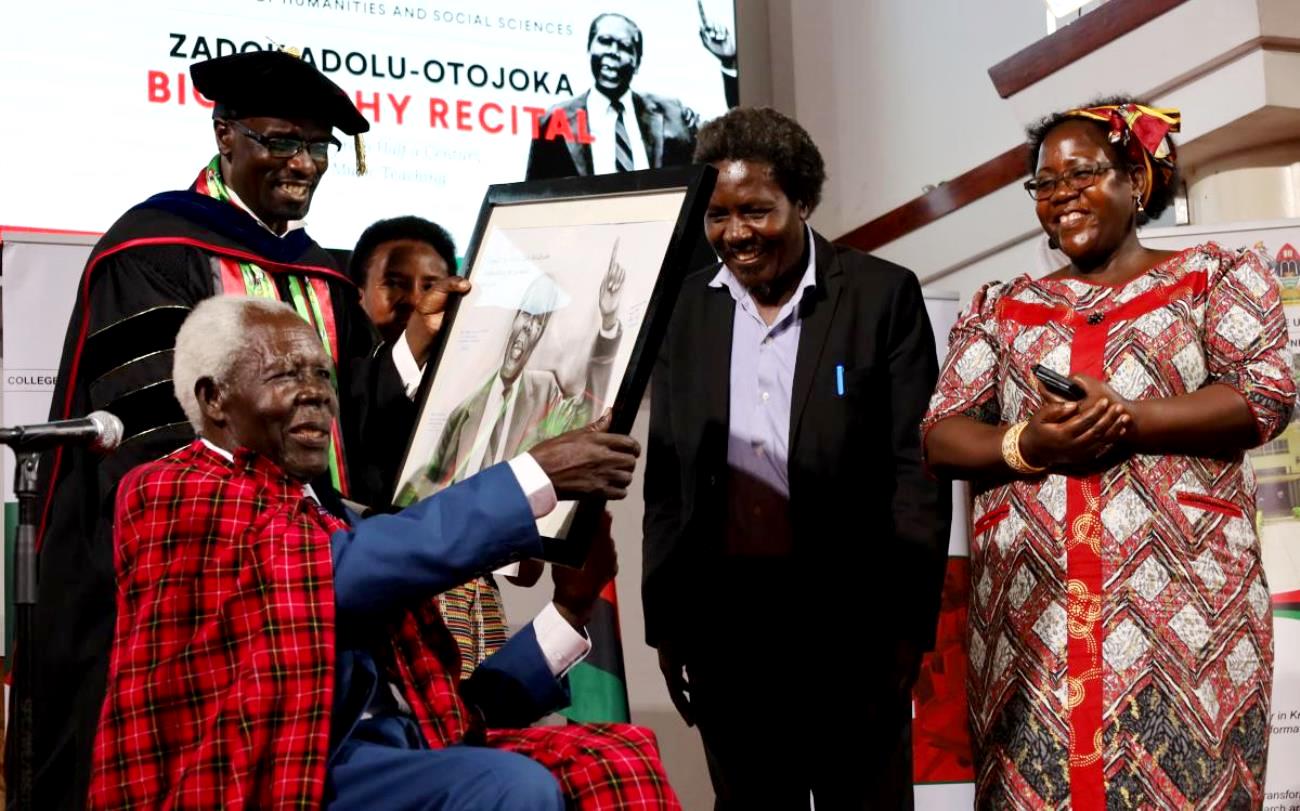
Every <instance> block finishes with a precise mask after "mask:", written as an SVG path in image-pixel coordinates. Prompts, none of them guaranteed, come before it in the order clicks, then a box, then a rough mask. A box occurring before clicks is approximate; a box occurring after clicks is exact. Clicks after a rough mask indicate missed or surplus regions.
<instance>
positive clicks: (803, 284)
mask: <svg viewBox="0 0 1300 811" xmlns="http://www.w3.org/2000/svg"><path fill="white" fill-rule="evenodd" d="M804 233H805V234H807V238H808V264H807V266H806V267H805V268H804V271H803V278H802V279H800V280H799V286H798V287H796V288H795V291H794V295H793V296H791V297H790V301H791V302H793V303H795V304H798V303H799V302H800V301H802V300H803V297H804V296H805V295H806V294H807V293H808V289H809V288H811V287H816V286H817V242H816V240H814V239H813V232H812V228H810V227H809V226H808V225H806V224H805V225H804ZM709 287H725V288H727V290H728V291H729V292H730V293H731V297H732V298H733V299H734V300H736V301H741V300H742V299H744V298H745V297H746V296H748V295H749V291H748V290H746V289H745V286H744V285H743V284H741V283H740V280H739V279H737V278H736V274H734V273H732V272H731V269H730V268H728V267H727V263H726V262H723V263H722V267H720V268H718V272H717V274H715V275H714V277H713V280H712V281H710V282H709Z"/></svg>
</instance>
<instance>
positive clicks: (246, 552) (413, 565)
mask: <svg viewBox="0 0 1300 811" xmlns="http://www.w3.org/2000/svg"><path fill="white" fill-rule="evenodd" d="M331 374H332V369H331V365H330V361H329V358H328V356H327V355H326V354H325V352H324V350H323V348H322V346H321V342H320V340H319V338H317V337H316V335H315V333H314V332H312V330H311V327H309V326H308V325H307V324H306V322H304V321H303V320H302V319H301V318H300V317H298V316H297V315H296V314H295V313H294V312H293V310H291V309H289V308H288V307H287V306H285V305H284V304H281V303H279V302H271V301H266V300H254V299H243V298H231V297H221V298H212V299H208V300H206V301H204V302H202V303H201V304H199V305H198V306H197V307H196V308H195V309H194V311H193V313H192V314H191V315H190V316H189V318H188V319H187V320H186V322H185V323H184V325H183V326H182V327H181V330H180V333H179V335H178V336H177V341H176V355H175V367H174V380H175V385H176V393H177V396H178V398H179V399H180V400H181V403H182V405H183V406H184V407H185V411H186V413H187V414H188V416H189V418H190V420H191V421H192V422H193V423H194V427H195V428H196V429H197V431H198V434H199V437H200V438H199V439H197V440H195V441H194V443H193V444H191V445H189V446H188V447H186V448H184V449H182V450H179V451H176V452H174V453H172V454H171V455H169V456H166V457H163V458H162V459H160V460H157V461H155V462H150V463H148V464H145V465H141V466H140V467H137V468H135V469H134V470H132V471H131V472H130V473H128V474H127V475H126V477H125V478H124V479H123V480H122V484H121V487H120V489H119V491H118V499H117V513H116V524H115V528H114V546H115V550H114V551H115V564H116V574H117V608H118V612H117V624H116V630H115V635H114V639H113V649H112V657H111V661H110V665H109V679H108V696H107V699H106V701H105V703H104V708H103V712H102V715H101V717H100V726H99V731H98V736H97V739H96V742H95V755H94V774H93V778H92V784H91V793H90V806H91V807H92V808H113V809H121V808H145V807H148V808H153V807H175V808H192V807H204V808H223V809H239V808H287V807H294V808H308V807H310V808H318V807H327V808H331V809H354V808H355V809H360V808H367V809H370V808H375V809H435V808H436V809H488V808H493V809H498V808H499V809H528V811H533V810H534V809H551V808H555V809H559V808H564V807H566V803H567V804H568V806H569V807H577V808H590V809H615V808H638V809H640V808H678V807H679V805H678V802H677V798H676V797H675V795H674V794H673V791H672V789H671V788H670V787H669V785H668V783H667V779H666V777H665V776H664V772H663V767H662V764H661V763H660V761H659V757H658V753H657V751H656V747H655V744H654V740H653V737H652V736H651V734H650V733H649V732H648V731H646V730H644V729H640V728H638V727H633V726H628V725H606V726H601V727H584V726H565V727H534V728H526V725H527V724H529V723H531V722H533V721H534V720H536V719H537V718H539V717H541V716H542V715H543V714H545V713H546V712H548V711H550V710H552V709H554V708H555V707H557V706H559V705H561V704H562V703H564V701H565V700H566V698H567V694H566V689H565V686H564V682H563V673H564V671H565V670H566V668H567V667H569V666H571V665H572V663H573V662H574V661H575V660H576V659H579V658H581V656H582V655H584V654H585V652H586V648H587V647H588V644H587V642H586V638H585V634H584V633H583V632H582V628H583V625H584V624H585V621H586V619H587V618H588V616H589V614H590V611H591V607H592V604H593V601H594V599H595V597H596V595H597V593H598V592H599V590H600V588H601V586H602V585H603V584H604V583H605V582H607V581H608V580H609V579H610V578H611V577H612V576H613V574H614V572H615V570H616V565H615V562H614V553H613V546H612V542H610V541H609V539H608V538H605V539H603V540H602V541H601V542H598V543H597V544H596V545H595V548H594V550H593V552H592V554H591V556H590V558H589V560H588V563H587V565H586V567H585V568H584V569H583V570H573V569H564V568H563V567H555V574H554V581H555V596H554V602H553V603H552V604H551V605H550V606H548V607H547V608H546V609H545V610H544V611H543V612H542V613H541V614H540V615H539V616H538V617H537V619H536V620H534V622H533V623H532V624H531V625H530V626H529V627H527V628H525V629H524V630H523V631H521V632H520V633H518V634H516V635H515V637H514V638H513V639H511V641H510V642H509V644H507V645H506V647H505V648H503V649H502V650H501V651H500V652H499V653H497V654H496V655H495V656H493V657H491V658H490V659H488V660H487V661H485V662H484V663H483V664H482V666H480V667H479V668H478V669H477V670H476V671H475V672H474V674H473V675H472V676H471V677H470V678H469V679H467V680H465V681H464V682H460V681H459V679H458V678H457V677H456V674H457V673H458V662H457V651H456V645H455V643H454V641H453V640H452V639H451V637H450V635H449V634H448V633H447V630H446V628H445V626H444V625H443V624H442V621H441V619H440V618H439V615H438V609H437V604H436V600H435V599H434V598H433V595H436V594H438V593H440V592H442V591H443V590H445V589H447V588H449V587H451V586H454V585H457V584H459V583H462V582H465V581H466V580H469V579H471V578H473V577H475V576H477V575H479V574H481V573H482V572H484V571H487V570H489V569H491V568H493V567H497V566H500V565H501V564H503V563H505V562H507V561H509V560H512V559H517V558H521V557H528V556H536V555H538V554H540V552H541V548H540V541H539V539H538V536H537V531H536V528H535V527H536V525H535V523H534V519H535V517H536V516H537V515H539V514H542V513H545V512H546V511H548V510H549V509H551V508H553V506H554V504H555V501H556V499H557V498H566V499H567V498H577V497H582V496H587V495H593V494H596V495H600V496H603V497H605V498H615V499H617V498H622V497H623V496H624V495H625V488H626V487H627V485H628V484H629V482H630V481H631V474H632V470H633V468H634V466H635V460H636V456H637V454H638V453H639V448H638V446H637V445H636V443H635V442H634V441H633V440H631V439H629V438H627V437H622V436H616V435H612V434H608V433H604V428H605V427H606V424H605V423H603V422H597V423H594V424H593V425H591V426H588V427H586V428H583V429H580V430H578V431H574V432H571V433H568V434H565V435H562V436H560V437H557V438H555V439H553V440H550V441H549V442H546V443H542V444H540V445H537V446H536V447H534V448H533V449H532V450H531V451H530V452H529V453H528V454H526V455H522V456H519V457H516V458H515V459H512V460H510V461H509V462H506V463H503V464H499V465H495V466H493V467H491V468H489V469H487V470H485V471H483V472H482V473H480V474H478V475H476V476H473V477H471V478H469V479H467V480H466V481H464V482H462V483H460V484H457V485H455V486H453V487H450V488H448V489H446V490H444V491H442V492H441V493H439V494H438V495H436V496H433V497H431V498H428V499H425V500H424V501H421V502H419V503H417V504H415V505H412V506H411V507H408V508H407V509H406V510H404V511H402V512H400V513H397V514H394V515H381V516H376V517H372V518H367V519H360V518H358V517H356V516H355V515H353V514H350V513H347V512H345V510H344V508H343V506H342V503H341V501H340V500H339V499H338V496H337V494H335V493H332V492H321V491H319V490H313V489H312V488H311V487H309V486H308V485H307V484H306V482H308V481H309V480H312V479H314V478H315V477H316V476H318V475H319V474H320V473H322V472H323V471H324V470H325V467H326V466H327V465H328V461H329V457H328V451H329V437H330V425H331V422H332V421H333V420H334V419H335V416H336V413H337V400H336V396H335V392H334V388H333V385H332V382H331Z"/></svg>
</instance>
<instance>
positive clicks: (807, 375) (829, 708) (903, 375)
mask: <svg viewBox="0 0 1300 811" xmlns="http://www.w3.org/2000/svg"><path fill="white" fill-rule="evenodd" d="M741 156H743V157H741ZM756 156H763V157H756ZM695 158H696V160H697V161H698V162H701V163H710V164H712V165H713V166H715V167H716V168H717V169H718V170H719V176H718V183H717V186H716V188H715V190H714V192H713V196H712V198H711V199H710V202H709V207H708V210H707V213H706V215H705V228H706V232H707V234H708V236H709V240H710V242H711V243H712V244H713V247H714V249H715V250H716V251H717V253H718V255H719V257H720V258H721V260H722V264H721V266H714V267H712V268H708V269H706V270H703V271H701V272H699V273H696V274H694V275H693V276H690V277H689V278H688V279H687V280H686V282H685V283H684V285H683V287H682V289H681V292H680V295H679V298H678V301H677V304H676V307H675V309H674V311H673V319H672V322H671V325H670V327H669V330H668V335H667V338H666V340H665V342H664V344H663V347H662V349H661V353H660V357H659V361H658V366H657V368H656V370H655V375H654V379H653V383H652V399H651V419H650V442H649V447H648V455H647V464H646V482H645V503H646V513H645V526H644V530H645V541H644V543H645V549H644V553H645V563H644V578H645V579H644V583H643V586H642V596H643V600H644V608H645V621H646V634H647V637H648V641H649V643H650V644H651V645H652V646H654V647H656V648H657V649H658V651H659V656H660V664H661V666H662V668H663V670H664V675H665V678H666V679H667V682H668V687H669V692H670V694H671V695H672V697H673V700H674V703H675V704H676V705H677V707H678V709H679V711H681V713H682V715H683V716H684V717H685V719H686V720H687V722H688V723H696V724H698V725H699V728H700V733H701V736H702V737H703V740H704V746H705V751H706V754H707V756H708V760H709V770H710V775H711V777H712V779H713V784H714V789H715V793H716V795H717V798H718V808H727V809H730V808H759V807H762V808H783V809H787V808H799V807H805V808H806V807H807V802H808V797H809V793H810V792H811V793H812V794H813V795H814V797H815V799H816V803H817V807H818V808H836V809H840V808H908V807H911V802H912V799H911V795H912V788H911V751H910V750H911V745H910V734H909V730H910V688H911V685H912V682H913V681H914V680H915V678H916V674H917V669H918V667H919V663H920V657H921V654H922V653H923V652H924V651H925V650H927V649H928V648H929V647H930V646H932V644H933V641H934V629H935V624H936V620H937V615H938V609H939V592H940V588H941V586H942V581H943V570H944V564H945V560H946V552H947V541H948V531H949V521H950V513H951V496H950V493H951V491H950V489H949V488H948V486H947V485H946V484H945V483H943V482H940V481H937V480H935V479H933V478H931V477H929V476H928V475H927V473H926V472H925V471H924V470H923V466H922V459H921V438H920V435H919V423H920V420H921V417H922V415H923V414H924V413H925V409H926V404H927V401H928V399H929V397H930V393H931V391H932V389H933V387H934V383H935V379H936V376H937V373H938V366H937V360H936V357H935V346H934V336H933V333H932V332H931V329H930V323H929V319H928V317H927V315H926V311H925V305H924V301H923V300H922V296H921V288H920V285H919V284H918V282H917V279H916V277H915V276H914V275H913V274H912V273H911V272H910V271H908V270H906V269H904V268H901V267H898V266H897V265H893V264H890V263H888V262H885V261H883V260H880V259H876V258H874V257H871V256H868V255H866V254H863V253H859V252H857V251H853V250H850V249H845V248H839V247H836V246H834V245H831V244H830V243H829V242H827V241H826V240H825V239H823V238H822V237H821V236H820V235H818V234H817V233H816V232H814V231H813V230H812V229H811V228H809V227H808V226H807V224H806V222H805V221H806V219H807V217H808V216H809V214H810V213H811V212H812V210H813V208H814V207H815V206H816V204H817V202H818V200H819V198H820V194H821V186H822V183H823V181H824V179H825V171H824V168H823V164H822V159H821V156H820V154H819V153H818V151H817V147H816V146H815V145H814V144H813V142H812V140H811V139H810V138H809V137H808V134H807V133H806V132H805V131H804V130H803V128H802V127H800V126H799V125H798V124H797V123H795V122H794V121H792V120H790V119H788V118H786V117H784V116H782V115H781V114H779V113H776V112H775V111H772V110H754V109H745V108H738V109H735V110H732V111H731V112H730V113H728V114H727V115H725V116H723V117H722V118H719V119H716V120H715V121H712V122H710V123H709V124H708V125H706V126H705V127H704V128H703V129H702V130H701V131H700V133H699V144H698V146H697V148H696V153H695ZM858 662H863V663H865V664H856V663H858ZM851 663H852V664H851ZM845 740H848V741H851V742H852V743H851V744H849V745H845V744H844V741H845Z"/></svg>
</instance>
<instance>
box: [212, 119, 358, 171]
mask: <svg viewBox="0 0 1300 811" xmlns="http://www.w3.org/2000/svg"><path fill="white" fill-rule="evenodd" d="M226 123H227V124H229V125H230V126H231V127H233V128H234V129H235V130H236V131H237V132H239V133H241V134H242V135H245V136H247V137H248V138H251V139H252V140H254V141H256V142H257V143H259V144H261V146H262V148H263V149H265V150H266V151H267V152H268V153H269V154H270V155H271V157H273V158H281V159H288V158H292V157H294V156H295V155H297V154H298V153H299V152H301V151H303V150H304V149H305V150H307V154H308V155H310V156H311V159H312V160H314V161H316V162H317V163H329V159H330V147H334V151H335V152H337V151H338V150H339V147H340V146H342V144H340V143H339V142H338V139H336V138H335V137H334V136H332V135H331V136H330V137H328V138H324V139H321V140H318V141H308V140H306V139H304V138H294V137H292V136H289V135H263V134H262V133H260V132H258V131H257V130H254V129H250V128H249V127H246V126H244V125H243V124H241V123H240V122H238V121H230V120H227V121H226Z"/></svg>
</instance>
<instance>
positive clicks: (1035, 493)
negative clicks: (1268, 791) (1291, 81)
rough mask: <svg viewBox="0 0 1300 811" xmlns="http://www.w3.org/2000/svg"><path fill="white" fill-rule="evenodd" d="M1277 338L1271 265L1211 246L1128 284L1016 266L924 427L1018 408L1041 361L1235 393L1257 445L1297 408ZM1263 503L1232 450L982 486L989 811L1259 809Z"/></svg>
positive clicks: (979, 602) (985, 299) (985, 307)
mask: <svg viewBox="0 0 1300 811" xmlns="http://www.w3.org/2000/svg"><path fill="white" fill-rule="evenodd" d="M1286 340H1287V329H1286V321H1285V317H1284V313H1283V309H1282V301H1281V297H1280V293H1279V291H1278V286H1277V283H1276V281H1275V280H1274V279H1273V277H1272V275H1271V274H1270V273H1269V271H1268V270H1267V269H1266V268H1265V267H1264V266H1263V265H1262V264H1261V263H1260V261H1259V259H1258V258H1257V257H1256V256H1255V255H1253V254H1251V253H1249V252H1246V253H1242V254H1236V253H1229V252H1227V251H1224V250H1223V249H1221V248H1219V247H1218V246H1217V245H1214V244H1212V243H1210V244H1206V245H1202V246H1199V247H1196V248H1192V249H1189V250H1186V251H1183V252H1181V253H1179V254H1177V255H1175V256H1173V257H1170V258H1169V259H1167V260H1165V261H1164V262H1162V263H1161V264H1159V265H1157V266H1156V267H1154V268H1152V269H1151V270H1150V271H1148V272H1147V273H1144V274H1143V275H1141V276H1139V277H1138V278H1136V279H1134V280H1132V281H1130V282H1128V283H1127V284H1124V285H1120V286H1108V285H1100V284H1092V283H1088V282H1083V281H1077V280H1073V279H1070V280H1047V279H1040V280H1034V279H1031V278H1029V277H1028V276H1021V277H1019V278H1016V279H1013V280H1012V281H1010V282H1008V283H1005V284H999V283H994V284H990V285H987V286H985V287H984V288H983V289H982V290H980V291H979V292H978V293H977V294H976V295H975V298H974V300H973V301H972V303H971V306H970V309H969V311H968V312H966V313H964V314H963V315H962V317H961V318H960V319H959V320H958V322H957V324H956V325H955V326H954V327H953V330H952V333H951V336H950V338H949V341H950V343H949V354H948V358H947V361H946V362H945V364H944V368H943V372H942V375H941V377H940V379H939V384H938V387H937V389H936V391H935V394H934V398H933V400H932V401H931V404H930V413H929V414H928V415H927V416H926V419H925V422H924V423H923V428H924V429H927V430H928V428H929V427H930V426H932V425H933V424H934V423H935V422H937V421H939V420H942V419H944V418H946V417H951V416H955V415H965V416H970V417H974V418H975V419H979V420H981V421H983V422H988V423H991V424H998V423H1007V424H1012V423H1016V422H1018V421H1020V420H1025V419H1028V418H1029V417H1030V416H1031V415H1032V414H1033V413H1034V412H1035V411H1036V410H1037V409H1038V407H1039V405H1040V398H1039V396H1038V393H1037V389H1036V386H1035V383H1034V381H1035V378H1034V376H1033V374H1032V373H1031V371H1030V369H1031V368H1032V367H1033V365H1034V364H1035V363H1042V364H1044V365H1045V366H1047V367H1049V368H1051V369H1054V370H1055V371H1057V372H1060V373H1062V374H1073V373H1083V374H1089V375H1092V376H1094V377H1097V378H1100V379H1103V380H1107V381H1109V383H1110V385H1111V386H1112V387H1113V388H1114V389H1115V390H1116V391H1117V392H1118V393H1119V394H1120V395H1122V396H1124V397H1126V398H1129V399H1131V400H1142V399H1150V398H1157V397H1173V396H1177V395H1180V394H1185V393H1188V392H1192V391H1196V390H1197V389H1200V388H1202V387H1204V386H1206V385H1210V384H1212V383H1221V384H1225V385H1228V386H1231V387H1232V388H1233V389H1234V390H1236V391H1237V392H1239V393H1240V394H1241V395H1242V396H1243V397H1244V398H1245V400H1246V402H1247V404H1248V405H1249V407H1250V409H1251V411H1252V413H1253V414H1254V416H1255V419H1256V422H1257V425H1258V428H1259V438H1260V441H1261V442H1263V441H1265V440H1267V439H1269V438H1271V437H1273V436H1275V435H1277V434H1278V433H1279V432H1280V431H1281V430H1282V428H1283V427H1284V426H1285V425H1286V423H1287V421H1288V420H1289V419H1290V416H1291V411H1292V408H1293V405H1294V401H1295V384H1294V381H1293V378H1292V369H1291V356H1290V353H1289V352H1288V350H1287V347H1286ZM1254 515H1255V480H1254V474H1253V472H1252V470H1251V467H1250V464H1249V462H1248V461H1246V460H1245V459H1244V457H1243V455H1241V454H1238V455H1236V456H1235V457H1233V458H1231V459H1210V458H1203V457H1190V456H1143V455H1138V456H1133V457H1131V458H1129V459H1128V460H1126V461H1124V462H1123V463H1121V464H1118V465H1116V466H1114V467H1111V468H1109V469H1107V470H1105V471H1104V472H1103V473H1100V474H1098V475H1089V476H1077V477H1075V476H1062V475H1048V476H1045V477H1042V478H1038V479H1031V480H1022V481H1014V482H1012V483H1010V484H1003V485H1000V486H997V487H994V488H992V489H988V490H986V491H984V492H982V493H980V494H979V495H977V496H976V498H975V502H974V516H973V517H974V523H973V531H972V537H971V583H972V589H971V595H972V596H971V609H970V638H969V655H970V676H969V685H968V687H969V692H970V715H971V718H970V720H971V728H972V733H973V740H974V743H975V758H976V764H977V766H976V781H977V789H976V791H977V795H976V796H977V805H979V806H980V807H994V808H1067V807H1072V808H1075V809H1089V810H1091V809H1101V808H1188V807H1192V806H1195V807H1197V808H1250V807H1256V808H1257V807H1259V806H1260V805H1261V803H1262V800H1263V778H1264V764H1265V757H1266V754H1267V749H1268V732H1269V720H1268V719H1269V692H1270V688H1271V684H1272V664H1273V634H1272V613H1271V609H1270V606H1269V594H1268V587H1267V584H1266V583H1265V581H1264V570H1263V567H1262V565H1261V561H1260V547H1259V539H1258V537H1257V536H1256V534H1255V526H1254V520H1253V519H1254Z"/></svg>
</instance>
